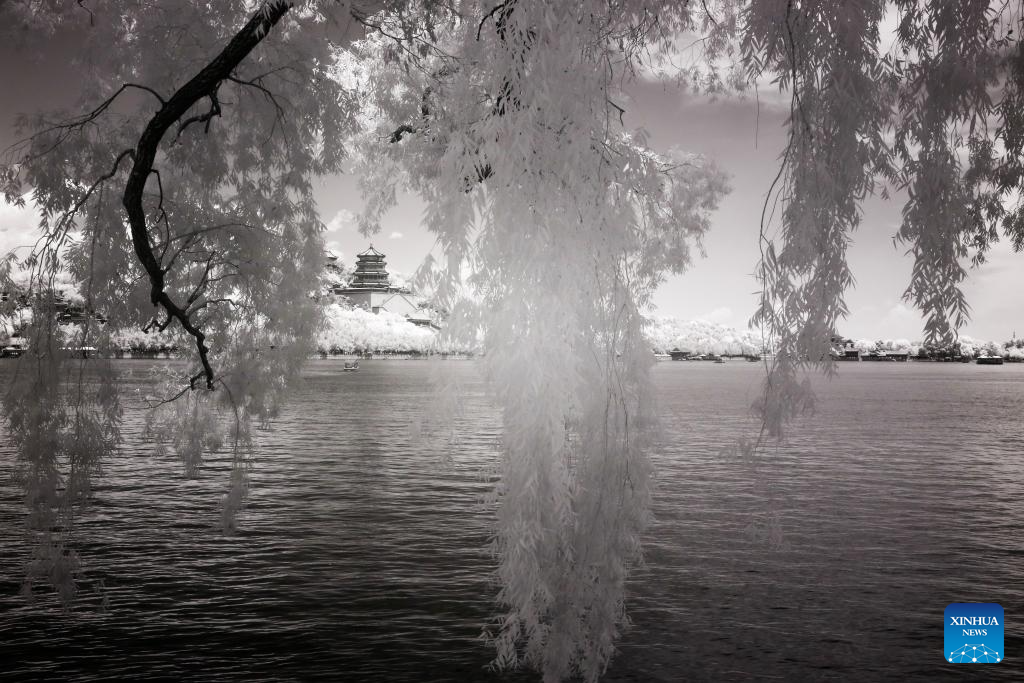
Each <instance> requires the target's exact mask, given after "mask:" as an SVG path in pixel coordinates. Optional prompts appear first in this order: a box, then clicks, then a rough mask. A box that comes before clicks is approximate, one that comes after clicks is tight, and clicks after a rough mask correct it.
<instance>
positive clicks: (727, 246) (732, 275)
mask: <svg viewBox="0 0 1024 683" xmlns="http://www.w3.org/2000/svg"><path fill="white" fill-rule="evenodd" d="M73 44H74V39H73V37H70V36H57V37H56V38H54V39H52V40H51V41H50V42H49V43H48V44H47V45H46V46H45V49H43V50H42V53H43V54H42V57H41V58H39V57H36V58H31V59H30V58H29V57H27V56H26V55H25V53H23V52H22V51H20V50H18V49H17V48H16V46H13V45H11V44H3V45H0V92H3V93H4V94H5V97H2V98H0V148H3V147H6V146H7V145H8V144H10V143H11V142H12V141H14V139H15V137H14V133H13V127H12V123H13V118H14V116H15V114H16V113H18V112H19V111H25V112H31V111H35V110H40V109H43V110H45V109H47V108H51V107H54V106H59V105H62V104H69V101H68V93H71V92H73V90H74V89H73V87H70V85H71V84H72V83H73V82H74V74H73V72H72V71H71V69H70V67H69V66H68V65H69V63H70V56H71V51H72V50H73ZM629 96H630V101H629V102H627V103H626V104H625V108H626V115H625V124H626V127H627V128H628V129H643V130H645V131H646V132H647V133H648V135H649V143H650V144H651V146H652V147H654V148H655V149H658V150H666V149H668V148H670V147H678V148H680V149H682V150H684V151H689V152H696V153H700V154H703V155H705V156H707V157H708V158H710V159H713V160H714V161H716V162H717V163H718V165H719V166H720V167H721V168H722V169H723V170H724V171H725V172H726V173H728V174H729V175H730V184H731V186H732V192H731V193H730V194H729V195H728V196H726V197H725V198H724V199H723V201H722V202H721V204H720V207H719V209H718V210H717V211H716V212H715V213H714V214H713V215H712V223H711V230H710V231H709V234H708V235H707V237H706V239H705V241H704V248H705V251H706V256H705V257H704V258H701V257H699V256H697V257H696V258H695V260H694V263H693V264H692V266H691V268H690V269H689V271H688V272H686V273H685V274H683V275H681V276H675V277H671V278H669V280H668V281H667V282H666V283H665V284H664V285H662V286H661V288H660V289H659V290H658V292H657V294H656V296H655V299H654V303H655V305H656V310H655V311H653V313H655V314H657V315H665V316H674V317H677V318H681V319H684V320H706V321H709V322H715V323H721V324H725V325H729V326H733V327H737V328H745V327H746V326H747V321H748V320H749V319H750V316H751V315H752V314H753V312H754V310H755V308H756V305H757V298H758V297H757V293H756V292H757V290H758V284H757V282H756V280H755V279H754V276H753V272H754V269H755V267H756V264H757V260H758V256H759V250H758V233H759V224H760V214H761V208H762V205H763V202H764V198H765V195H766V193H767V192H768V189H769V187H770V185H771V182H772V180H773V178H774V177H775V174H776V172H777V171H778V163H779V154H780V152H781V150H782V148H783V145H784V142H785V129H784V125H783V124H784V119H785V114H786V111H785V108H784V107H783V106H781V105H780V104H777V103H778V102H780V99H779V98H771V97H769V98H764V97H762V98H761V100H760V101H758V100H757V99H755V98H754V97H753V96H752V95H747V96H744V97H739V96H729V97H719V98H717V99H710V98H707V97H702V96H697V95H694V94H692V93H687V92H682V91H680V90H679V89H677V88H676V87H675V86H668V85H665V84H662V83H659V82H655V81H640V82H637V83H634V84H633V85H632V86H631V87H630V91H629ZM773 101H774V102H776V104H773ZM316 194H317V199H318V203H319V205H320V213H321V216H322V218H323V220H324V223H325V224H326V225H327V228H328V232H327V234H326V235H325V239H326V241H327V243H328V246H329V247H330V248H331V249H332V250H333V251H334V252H335V253H336V254H338V255H339V256H341V257H342V259H343V260H344V261H346V262H348V263H352V262H353V261H354V257H355V254H357V253H358V252H360V251H362V250H364V249H365V248H366V247H367V246H369V244H370V243H371V242H372V243H373V244H374V246H375V247H376V248H377V249H379V250H380V251H382V252H384V253H385V254H386V255H387V257H388V262H389V265H390V268H391V269H392V270H395V271H398V272H403V273H406V274H408V273H412V272H413V271H415V270H416V268H417V267H418V266H419V264H420V263H421V261H422V259H423V258H424V257H425V256H426V255H427V253H429V252H430V250H431V249H432V248H433V239H432V237H431V236H430V234H429V233H428V232H427V231H426V230H425V229H424V228H423V227H422V226H421V224H420V219H421V215H422V209H423V207H422V204H421V203H420V202H419V201H417V199H416V198H415V197H414V196H411V195H406V196H404V197H403V198H402V199H401V200H400V202H399V206H398V207H397V208H396V209H394V210H393V211H392V212H391V213H389V214H388V215H387V216H386V217H385V220H384V221H383V231H382V232H381V233H380V234H379V235H376V236H374V237H373V238H372V239H371V240H368V239H367V238H365V237H363V236H362V235H360V234H359V232H358V230H357V229H356V228H355V224H354V221H353V216H354V215H355V214H356V213H358V212H359V210H360V209H361V207H362V200H361V197H360V194H359V191H358V189H357V179H356V178H354V177H352V176H331V177H325V178H321V179H319V180H318V181H317V190H316ZM900 204H901V203H900V202H899V201H898V200H892V201H888V202H886V201H883V200H881V199H877V198H874V199H869V200H868V201H867V202H866V203H865V205H864V207H863V209H864V215H863V221H862V224H861V226H860V228H859V229H858V231H857V232H856V234H855V235H854V241H853V243H852V245H851V247H850V250H849V254H848V258H849V263H850V266H851V269H852V271H853V274H854V277H855V280H856V285H855V287H854V288H853V289H852V290H851V291H849V292H848V293H847V297H846V300H847V304H848V306H849V308H850V311H851V313H850V316H849V317H848V319H847V320H845V321H842V322H840V324H839V325H838V329H837V331H838V332H839V333H840V334H843V335H844V336H847V337H851V338H868V339H899V338H906V339H910V340H916V339H921V338H922V336H923V334H922V319H921V316H920V315H919V314H918V313H917V312H916V311H915V310H914V309H913V308H912V307H911V306H910V305H909V304H907V303H906V302H904V301H903V300H902V293H903V291H904V290H905V289H906V286H907V284H908V283H909V281H910V272H911V266H912V260H911V258H910V257H909V256H906V255H905V254H904V251H905V247H902V246H899V245H897V244H895V243H894V241H893V239H892V238H893V236H894V235H895V234H896V232H897V230H898V228H899V222H900V209H901V206H900ZM35 222H36V221H35V218H34V217H33V216H32V214H31V212H30V211H28V210H19V209H15V208H14V207H11V206H9V205H6V204H5V203H3V201H2V200H0V254H2V253H4V252H6V251H7V250H9V249H11V248H13V247H15V246H19V245H23V244H30V243H31V242H32V241H34V237H33V236H32V231H33V228H34V225H35ZM965 291H966V295H967V300H968V302H969V303H970V304H971V307H972V319H971V321H970V322H969V323H968V324H967V326H966V327H965V329H964V330H963V333H965V334H968V335H970V336H972V337H975V338H980V339H991V340H996V341H1002V340H1006V339H1009V338H1010V337H1011V335H1013V334H1015V333H1017V334H1020V335H1024V304H1022V303H1021V299H1020V293H1021V292H1024V254H1014V253H1013V251H1012V249H1011V248H1010V245H1009V243H1008V242H1007V241H1005V240H1004V241H1001V242H999V243H998V244H997V245H996V246H995V247H994V248H993V249H992V251H991V253H990V255H989V259H988V262H987V263H986V264H984V265H982V266H981V267H979V268H976V269H972V270H971V272H970V275H969V279H968V282H967V283H966V286H965Z"/></svg>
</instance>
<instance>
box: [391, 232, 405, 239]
mask: <svg viewBox="0 0 1024 683" xmlns="http://www.w3.org/2000/svg"><path fill="white" fill-rule="evenodd" d="M403 237H405V235H403V234H402V233H400V232H398V231H397V230H395V231H394V232H393V233H391V234H390V235H388V239H389V240H400V239H402V238H403Z"/></svg>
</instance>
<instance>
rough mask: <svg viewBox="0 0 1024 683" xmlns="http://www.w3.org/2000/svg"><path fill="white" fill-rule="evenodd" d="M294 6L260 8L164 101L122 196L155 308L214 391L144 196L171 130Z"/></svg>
mask: <svg viewBox="0 0 1024 683" xmlns="http://www.w3.org/2000/svg"><path fill="white" fill-rule="evenodd" d="M291 8H292V3H291V2H290V1H286V0H277V1H276V2H273V3H269V4H267V5H264V6H263V7H262V8H260V9H259V10H257V11H256V13H255V14H254V15H253V16H252V18H251V19H249V21H248V22H247V23H246V24H245V26H243V27H242V28H241V30H239V31H238V33H236V34H235V36H234V37H233V38H232V39H231V41H230V42H229V43H228V44H227V46H225V47H224V49H223V50H221V52H220V54H218V55H217V56H216V57H214V58H213V60H212V61H210V63H209V64H207V65H206V66H205V67H203V68H202V69H201V70H200V71H199V73H197V74H196V75H195V76H193V77H192V78H191V79H190V80H189V81H188V82H187V83H185V85H183V86H181V88H179V89H178V90H177V91H176V92H175V93H174V94H173V95H171V98H170V99H169V100H167V101H166V102H163V105H162V106H161V107H160V110H159V111H157V112H156V114H154V115H153V118H151V119H150V120H149V123H148V124H147V125H146V128H145V130H143V131H142V135H141V136H140V137H139V142H138V145H137V146H136V148H135V154H134V160H135V163H134V165H133V166H132V170H131V172H130V173H129V175H128V181H127V182H126V183H125V188H124V195H123V196H122V204H123V205H124V209H125V212H126V213H127V215H128V223H129V226H130V227H131V235H132V246H133V247H134V250H135V256H136V258H138V260H139V263H141V264H142V267H143V268H144V269H145V271H146V273H147V274H148V275H149V281H150V284H151V290H150V301H152V303H153V305H154V306H161V307H163V309H164V310H165V311H167V314H168V315H169V316H170V317H172V318H174V319H176V320H177V321H178V322H179V323H181V326H182V328H183V329H184V330H185V331H186V332H188V334H190V335H191V336H192V337H193V338H194V339H195V342H196V349H197V350H198V352H199V360H200V362H201V363H202V366H203V372H202V373H201V374H202V376H203V377H205V379H206V387H207V389H210V390H213V387H214V380H215V376H214V373H213V368H212V367H211V365H210V360H209V348H208V347H207V346H206V335H205V334H204V333H203V331H202V330H200V329H199V328H198V327H196V325H195V324H194V323H193V321H192V319H191V318H190V317H189V315H188V313H187V312H186V311H185V309H183V308H181V307H180V306H179V305H178V304H177V303H175V302H174V301H173V300H172V299H171V297H170V296H169V295H168V294H167V292H166V291H165V289H164V285H165V281H164V275H165V272H164V270H163V268H162V267H161V265H160V261H159V260H158V259H157V257H156V255H155V254H154V253H153V247H152V245H151V244H150V242H149V231H148V229H147V225H146V212H145V209H144V208H143V203H142V199H143V194H144V192H145V189H146V181H147V179H148V178H149V176H150V172H151V171H152V170H153V163H154V161H155V159H156V154H157V149H158V148H159V146H160V142H161V141H162V140H163V138H164V136H165V135H166V134H167V131H168V130H169V129H170V127H171V126H173V125H174V124H175V122H177V121H179V120H180V119H181V117H183V116H184V115H185V114H186V113H187V112H188V111H189V109H191V108H192V107H193V106H194V105H195V104H196V103H197V102H199V101H200V100H202V99H204V98H210V99H211V100H212V101H214V102H216V92H217V88H218V87H219V86H220V83H221V81H223V80H225V79H227V78H228V77H229V76H230V75H231V73H232V72H233V71H234V70H235V68H236V67H237V66H238V65H239V64H240V63H241V62H242V60H244V59H245V58H246V57H247V56H248V55H249V53H250V52H252V50H253V49H254V48H255V47H256V46H257V45H259V43H260V42H261V41H262V40H263V39H264V38H265V37H266V36H267V34H268V33H269V32H270V30H271V29H272V28H273V27H274V25H276V24H277V22H278V21H279V20H280V19H281V17H283V16H284V15H285V14H286V13H287V12H288V11H289V10H290V9H291ZM211 110H212V108H211ZM211 116H212V115H211ZM208 120H209V119H207V121H208ZM180 130H182V129H179V132H180ZM196 379H198V377H197V378H195V379H193V380H192V381H191V382H190V383H189V384H190V386H194V384H195V381H196Z"/></svg>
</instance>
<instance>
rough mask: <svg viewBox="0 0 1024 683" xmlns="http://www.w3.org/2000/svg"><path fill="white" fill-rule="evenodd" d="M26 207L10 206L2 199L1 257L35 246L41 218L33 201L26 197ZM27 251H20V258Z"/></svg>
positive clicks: (0, 213)
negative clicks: (25, 247) (10, 252)
mask: <svg viewBox="0 0 1024 683" xmlns="http://www.w3.org/2000/svg"><path fill="white" fill-rule="evenodd" d="M25 200H26V201H25V206H22V207H18V206H14V205H13V204H8V203H7V202H5V201H4V200H3V199H2V198H0V256H2V255H3V254H6V253H8V252H9V251H11V250H13V249H16V248H17V247H23V246H28V247H31V246H32V245H33V244H35V241H36V238H37V236H38V235H37V234H36V233H37V230H38V229H39V217H38V216H37V215H36V212H35V206H34V204H33V203H32V200H31V199H29V198H28V197H25ZM27 253H28V250H27V249H19V250H18V254H19V256H25V255H26V254H27Z"/></svg>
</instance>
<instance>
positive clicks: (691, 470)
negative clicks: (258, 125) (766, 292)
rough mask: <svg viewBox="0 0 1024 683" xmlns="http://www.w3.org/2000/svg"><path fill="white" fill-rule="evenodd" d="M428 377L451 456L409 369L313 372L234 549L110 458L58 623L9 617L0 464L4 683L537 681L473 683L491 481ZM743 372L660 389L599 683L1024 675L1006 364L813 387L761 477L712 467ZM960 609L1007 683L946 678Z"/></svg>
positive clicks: (191, 504)
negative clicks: (997, 658)
mask: <svg viewBox="0 0 1024 683" xmlns="http://www.w3.org/2000/svg"><path fill="white" fill-rule="evenodd" d="M145 365H146V364H145V363H143V362H125V363H123V364H121V365H120V367H123V368H124V369H126V370H128V369H130V370H132V371H133V374H134V375H136V376H138V375H140V374H142V373H141V370H142V369H143V368H144V367H145ZM9 367H10V366H9V365H8V368H9ZM8 368H5V367H3V366H2V365H0V378H2V375H3V373H4V372H7V371H9V370H8ZM444 368H445V371H446V372H450V373H457V374H458V376H459V377H460V378H461V379H462V381H463V385H464V388H465V389H466V391H467V392H468V397H469V400H468V401H467V403H466V406H465V409H464V413H463V415H462V417H461V418H460V436H461V438H460V441H459V443H458V446H457V448H456V450H455V451H453V452H450V451H449V443H448V441H447V440H446V439H444V438H432V439H427V440H425V439H423V438H420V437H419V427H418V425H419V424H420V423H421V422H422V420H423V418H424V415H425V406H426V405H427V404H428V403H429V402H430V389H429V386H428V385H429V382H428V375H429V370H428V367H427V364H426V363H421V362H399V361H393V362H388V361H370V362H365V363H363V364H362V365H361V368H360V371H359V372H358V373H342V372H341V367H340V363H336V362H332V361H323V362H315V363H312V364H311V366H310V368H309V370H308V372H307V373H306V378H305V380H304V382H303V384H302V387H301V390H300V391H299V393H298V395H297V396H296V397H295V398H294V400H293V401H292V402H291V403H290V405H289V406H288V408H287V410H286V412H285V413H284V414H283V415H282V418H281V419H280V420H279V421H278V423H277V424H276V425H275V428H274V430H273V431H272V432H268V433H265V434H263V435H262V437H261V438H262V449H261V451H260V454H259V456H258V461H257V466H256V469H255V472H254V473H253V482H252V483H253V487H252V495H251V499H250V503H249V506H248V507H247V508H246V510H245V511H244V512H243V513H242V516H241V518H240V520H239V533H238V535H236V536H233V537H224V536H222V535H220V534H219V533H218V532H217V531H216V526H217V523H218V521H219V509H218V506H219V500H220V496H221V495H222V494H223V487H224V485H225V484H226V471H227V470H226V463H224V462H221V461H217V460H214V461H212V462H211V463H210V464H209V465H208V467H207V468H206V470H205V471H204V473H203V477H202V479H200V480H199V481H188V480H185V479H184V478H183V477H182V476H181V468H180V465H179V464H178V463H177V462H175V461H174V459H173V457H170V456H168V457H165V458H161V459H156V458H154V457H153V456H152V455H151V454H149V453H148V452H146V451H145V450H142V449H138V450H128V451H126V452H125V453H123V454H122V455H121V456H120V457H119V458H118V459H117V460H116V461H113V462H111V463H109V464H108V466H107V468H106V472H105V477H104V479H103V481H102V483H101V485H100V486H99V487H98V488H97V491H96V503H95V505H94V506H93V507H92V508H91V509H90V511H89V513H88V514H87V516H86V517H84V518H83V519H82V520H81V522H80V525H79V526H78V531H77V535H78V547H79V548H80V549H81V551H82V554H83V556H84V558H85V562H86V573H87V576H88V579H87V580H86V581H85V582H83V599H82V600H81V601H80V605H79V607H78V608H76V610H75V611H74V612H73V613H72V614H70V615H63V614H61V613H60V612H59V611H57V610H52V609H43V608H40V607H39V606H36V607H27V606H25V605H24V603H23V602H22V601H21V600H20V599H19V598H18V597H17V596H16V593H17V590H18V579H19V576H20V574H21V571H22V570H21V567H20V562H21V559H22V556H21V555H20V553H21V550H22V549H21V547H20V546H19V541H20V524H21V521H20V519H21V518H20V513H19V510H18V506H17V505H18V494H17V491H16V490H15V489H13V488H12V487H11V485H10V477H9V474H10V470H11V456H10V451H9V449H8V448H5V447H6V446H7V444H5V443H4V442H2V441H0V662H2V663H3V664H2V665H0V678H6V679H24V678H58V677H59V678H76V679H99V678H103V679H109V678H116V677H120V678H138V677H140V676H146V677H150V678H153V677H178V676H182V675H188V676H189V677H190V678H198V679H202V680H207V679H209V680H214V679H218V680H247V681H248V680H271V679H274V680H280V679H327V680H388V681H442V680H445V681H464V680H480V681H486V680H517V681H518V680H533V679H534V677H533V676H528V675H512V676H504V677H500V676H497V675H496V674H493V673H492V672H490V671H488V670H486V669H485V666H486V664H487V662H488V660H489V655H490V653H489V651H488V650H487V648H486V647H485V646H484V644H483V643H481V642H480V641H479V640H478V636H479V634H480V632H481V629H482V627H483V625H484V624H486V621H487V618H488V616H489V614H490V613H491V611H492V608H493V596H494V594H495V588H494V587H493V586H492V585H490V584H489V582H488V573H489V571H490V570H491V568H492V567H493V563H492V560H491V558H490V557H489V556H488V555H487V554H486V552H485V551H484V550H483V547H484V546H485V544H486V542H487V534H488V518H487V513H486V510H485V509H484V508H483V507H481V505H480V499H481V497H482V496H483V494H484V493H485V492H486V491H487V490H488V484H487V482H486V480H485V479H484V477H483V475H482V474H481V472H482V471H483V470H484V469H485V468H486V467H487V466H488V465H490V464H491V463H493V460H494V457H495V450H494V449H495V446H494V444H495V441H496V439H497V425H498V423H497V416H496V413H495V411H494V410H493V409H491V408H490V407H489V406H488V404H487V402H486V400H485V398H484V394H483V388H482V386H481V385H480V384H479V382H478V380H477V379H476V375H475V369H474V366H473V364H472V363H470V362H449V363H447V364H445V365H444ZM759 371H760V366H756V365H753V364H746V363H727V364H725V365H713V364H696V363H662V364H659V365H658V366H657V367H656V368H655V377H656V380H657V384H658V387H659V392H660V397H661V401H660V405H661V410H662V419H663V429H664V435H665V444H664V447H663V448H662V450H661V451H660V452H659V453H658V454H657V456H656V463H657V467H658V471H659V482H660V484H659V488H658V491H657V494H656V498H655V513H656V521H655V523H654V524H653V526H652V527H651V529H650V532H649V534H648V539H647V556H646V557H647V563H646V566H645V567H643V568H641V569H640V570H638V571H637V572H636V574H635V575H634V579H633V581H632V583H631V585H630V601H631V602H630V604H631V606H632V609H631V616H632V619H633V622H634V627H633V628H632V629H631V630H630V631H629V632H628V633H626V634H625V636H624V637H623V639H622V641H621V648H620V649H621V652H620V654H619V655H618V656H617V658H616V659H615V660H614V662H613V664H612V667H611V668H610V670H609V672H608V674H607V676H606V680H609V681H678V680H681V679H690V680H747V679H751V678H768V679H779V680H823V679H855V680H872V679H879V678H889V679H906V678H918V679H922V680H923V679H933V678H944V677H945V678H953V677H957V678H962V677H964V676H965V675H966V676H967V677H968V678H981V677H982V676H985V677H986V678H990V677H998V678H1003V679H1012V678H1017V677H1019V676H1020V675H1021V674H1022V672H1024V667H1022V666H1021V664H1020V663H1019V662H1020V661H1021V658H1022V657H1024V637H1022V630H1021V621H1022V620H1024V595H1022V588H1021V585H1022V584H1021V580H1022V578H1024V576H1022V574H1024V572H1022V570H1021V565H1020V560H1021V557H1022V555H1024V544H1022V542H1021V540H1020V539H1021V524H1020V521H1021V520H1022V518H1024V499H1022V497H1021V493H1022V489H1021V482H1022V479H1024V477H1022V473H1021V468H1022V466H1024V460H1022V456H1021V454H1022V452H1024V425H1022V423H1021V420H1020V416H1021V415H1022V414H1024V411H1022V409H1024V366H1003V367H992V368H985V367H977V366H969V365H935V364H921V365H917V364H913V363H910V364H906V365H904V364H899V365H892V364H886V365H885V366H874V365H868V364H859V365H852V364H851V365H849V366H843V367H842V368H841V372H842V376H841V377H840V378H839V379H838V380H836V381H834V382H832V383H826V382H819V383H818V384H817V391H818V396H819V403H818V412H817V414H816V415H815V416H813V417H810V418H807V419H805V420H803V421H802V422H800V423H799V425H798V427H797V428H796V429H794V430H793V432H792V434H791V439H790V442H789V443H788V444H786V445H785V446H783V447H780V448H778V449H770V450H769V451H768V452H767V453H766V454H765V455H764V456H763V458H761V459H760V460H759V461H755V462H751V461H750V460H747V459H743V458H739V457H737V456H731V455H724V454H723V453H722V450H723V448H726V447H728V446H729V445H731V444H732V443H733V442H734V440H735V439H736V438H737V437H739V436H749V435H751V434H752V433H753V432H754V429H755V427H756V425H755V424H753V423H752V421H751V420H750V418H749V416H748V414H747V409H746V407H747V406H748V405H749V404H750V402H751V400H752V398H753V395H754V393H755V392H756V391H757V381H758V372H759ZM125 381H126V383H129V384H131V383H137V382H138V381H139V380H138V379H137V378H136V377H126V380H125ZM139 420H140V413H139V412H138V411H137V410H136V411H130V412H129V414H128V424H127V425H126V430H125V431H126V433H127V435H128V438H129V441H130V442H131V441H132V439H133V436H137V434H138V430H139V427H140V421H139ZM427 426H428V427H429V424H428V425H427ZM428 431H429V430H428ZM100 581H102V583H103V585H104V586H105V591H104V595H105V596H106V599H107V600H108V601H109V610H108V611H107V612H106V613H103V612H100V611H98V610H96V609H95V607H96V606H97V605H98V602H99V601H98V599H96V598H93V597H92V595H91V594H90V591H91V589H92V588H93V587H94V586H96V585H97V584H98V583H99V582H100ZM950 602H998V603H1000V604H1002V605H1003V607H1004V608H1005V610H1006V616H1007V625H1006V651H1007V659H1006V660H1005V661H1004V662H1003V663H1001V664H999V665H993V666H987V667H981V668H978V667H974V668H972V667H966V666H953V665H948V664H944V661H943V660H942V659H941V656H942V653H941V650H942V613H943V609H944V608H945V606H946V605H947V604H948V603H950ZM965 672H966V673H965Z"/></svg>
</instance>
